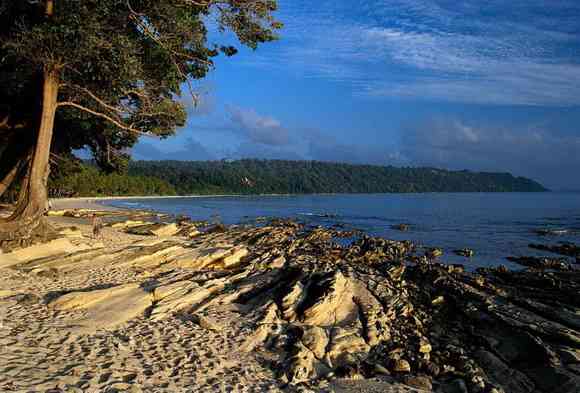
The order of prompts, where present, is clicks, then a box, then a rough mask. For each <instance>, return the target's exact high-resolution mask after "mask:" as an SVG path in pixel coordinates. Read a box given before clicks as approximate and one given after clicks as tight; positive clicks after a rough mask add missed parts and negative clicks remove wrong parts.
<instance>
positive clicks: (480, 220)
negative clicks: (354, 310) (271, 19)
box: [106, 192, 580, 269]
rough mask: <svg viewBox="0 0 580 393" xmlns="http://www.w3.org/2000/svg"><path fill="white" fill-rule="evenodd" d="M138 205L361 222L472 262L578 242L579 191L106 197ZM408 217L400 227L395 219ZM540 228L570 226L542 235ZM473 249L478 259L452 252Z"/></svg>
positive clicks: (235, 219)
mask: <svg viewBox="0 0 580 393" xmlns="http://www.w3.org/2000/svg"><path fill="white" fill-rule="evenodd" d="M106 203H107V204H110V205H114V206H118V207H124V208H135V209H153V210H156V211H160V212H165V213H170V214H175V215H187V216H189V217H191V218H192V219H194V220H211V221H219V222H223V223H225V224H237V223H246V222H251V221H252V220H255V219H256V218H257V217H288V218H294V219H296V220H299V221H302V222H305V223H306V224H313V225H323V226H332V225H336V224H340V225H343V226H344V227H345V228H346V229H360V230H362V231H365V232H366V233H368V234H371V235H375V236H381V237H384V238H387V239H395V240H412V241H414V242H416V243H418V244H419V245H421V246H424V247H441V248H443V250H444V251H445V254H444V256H443V257H442V258H441V260H443V261H445V262H449V263H463V264H465V265H466V267H467V268H469V269H473V268H475V267H478V266H497V265H500V264H504V265H506V266H508V267H511V268H518V267H519V266H518V265H515V264H512V263H510V262H509V261H507V260H506V259H505V258H506V257H507V256H524V255H530V256H531V255H535V256H541V255H550V254H549V253H546V252H539V251H535V250H533V249H531V248H529V247H528V244H529V243H550V244H555V243H557V242H561V241H566V242H576V243H578V242H580V193H571V192H570V193H557V192H550V193H457V194H455V193H429V194H365V195H360V194H357V195H298V196H244V197H239V196H235V197H195V198H158V199H157V198H156V199H138V200H136V199H131V200H115V201H107V202H106ZM401 223H404V224H408V225H410V229H409V231H407V232H401V231H398V230H396V229H393V228H392V226H393V225H397V224H401ZM538 229H558V230H564V231H566V233H564V234H559V235H548V236H545V235H544V236H543V235H539V234H537V233H536V232H535V231H536V230H538ZM466 247H467V248H471V249H473V250H475V256H474V257H473V258H469V259H468V258H464V257H460V256H456V255H454V254H453V252H452V251H453V250H455V249H460V248H466Z"/></svg>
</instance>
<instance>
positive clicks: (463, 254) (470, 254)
mask: <svg viewBox="0 0 580 393" xmlns="http://www.w3.org/2000/svg"><path fill="white" fill-rule="evenodd" d="M453 252H454V253H455V254H456V255H459V256H461V257H466V258H471V257H473V256H474V255H475V251H473V250H471V249H469V248H462V249H460V250H454V251H453Z"/></svg>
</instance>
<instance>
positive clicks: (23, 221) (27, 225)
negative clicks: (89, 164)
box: [0, 69, 59, 248]
mask: <svg viewBox="0 0 580 393" xmlns="http://www.w3.org/2000/svg"><path fill="white" fill-rule="evenodd" d="M58 88H59V77H58V71H57V70H55V69H49V70H46V71H45V72H44V83H43V89H42V90H43V92H42V114H41V118H40V125H39V128H38V136H37V140H36V145H35V148H34V153H33V156H32V160H31V161H30V164H29V166H28V171H27V176H26V177H25V179H24V181H23V182H22V184H21V190H20V197H19V198H18V203H17V205H16V209H15V210H14V212H13V213H12V215H11V216H10V217H8V218H7V219H6V220H3V221H2V222H0V248H11V247H13V246H14V245H16V246H21V245H27V244H29V243H31V242H33V241H34V239H35V238H36V237H42V238H43V239H45V238H46V236H47V235H48V234H49V232H50V228H49V226H48V225H47V223H46V220H45V218H44V213H45V212H46V210H47V204H48V194H47V183H48V175H49V172H50V167H49V158H50V145H51V141H52V133H53V128H54V118H55V114H56V108H57V98H58ZM14 243H16V244H14Z"/></svg>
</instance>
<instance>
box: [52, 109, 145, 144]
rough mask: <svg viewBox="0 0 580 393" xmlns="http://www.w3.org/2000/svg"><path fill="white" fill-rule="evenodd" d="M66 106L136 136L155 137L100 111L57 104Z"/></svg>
mask: <svg viewBox="0 0 580 393" xmlns="http://www.w3.org/2000/svg"><path fill="white" fill-rule="evenodd" d="M64 106H69V107H73V108H76V109H78V110H81V111H83V112H86V113H89V114H91V115H93V116H97V117H100V118H101V119H105V120H107V121H108V122H110V123H112V124H114V125H115V126H117V127H118V128H120V129H122V130H125V131H128V132H131V133H134V134H138V135H141V136H148V137H153V136H152V135H151V134H147V133H145V132H143V131H141V130H138V129H136V128H134V127H132V126H131V125H127V124H124V123H123V122H122V121H120V120H117V119H114V118H113V117H111V116H109V115H107V114H105V113H102V112H98V111H95V110H93V109H90V108H87V107H86V106H83V105H80V104H77V103H76V102H72V101H64V102H59V103H58V104H57V107H64Z"/></svg>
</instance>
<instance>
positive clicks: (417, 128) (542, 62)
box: [133, 0, 580, 189]
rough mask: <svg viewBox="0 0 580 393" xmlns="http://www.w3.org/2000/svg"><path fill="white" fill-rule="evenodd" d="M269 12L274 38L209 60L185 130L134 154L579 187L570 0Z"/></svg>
mask: <svg viewBox="0 0 580 393" xmlns="http://www.w3.org/2000/svg"><path fill="white" fill-rule="evenodd" d="M279 6H280V11H279V12H278V13H277V17H278V19H280V20H281V21H282V22H283V23H284V24H285V28H284V29H283V30H282V31H281V32H280V35H281V39H280V41H278V42H275V43H269V44H265V45H263V46H261V47H260V48H259V49H258V50H257V51H251V50H247V49H245V50H242V51H241V53H240V54H238V55H237V56H234V57H233V58H227V59H226V58H220V59H218V60H217V62H216V69H215V70H214V71H213V72H212V73H211V74H210V75H209V76H208V77H207V78H206V79H204V80H203V81H196V82H195V83H194V86H195V89H196V90H197V91H198V92H199V93H200V94H201V97H202V101H201V103H200V104H199V105H198V106H197V107H193V106H192V105H189V111H190V117H189V120H188V124H187V126H186V127H185V128H183V129H181V130H179V131H178V133H177V135H176V136H175V137H173V138H170V139H168V140H165V141H157V140H152V139H147V140H143V141H142V142H140V143H139V145H138V146H136V147H135V148H134V151H133V154H134V157H135V158H136V159H188V160H195V159H199V160H205V159H221V158H242V157H258V158H280V159H317V160H328V161H347V162H353V163H371V164H381V165H383V164H392V165H400V166H401V165H402V166H409V165H413V166H416V165H420V166H425V165H428V166H436V167H442V168H449V169H471V170H486V171H509V172H512V173H514V174H516V175H521V176H528V177H532V178H534V179H536V180H539V181H541V182H542V183H544V184H546V185H547V186H548V187H551V188H576V189H580V176H578V174H577V172H580V1H578V0H511V1H506V0H487V1H481V0H464V1H456V0H455V1H452V0H364V1H362V0H334V1H327V0H319V1H316V2H314V1H308V0H279ZM214 37H216V38H217V39H219V40H222V39H223V40H230V39H231V37H229V36H223V37H221V36H219V35H218V34H217V33H216V34H214ZM184 99H187V96H184Z"/></svg>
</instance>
